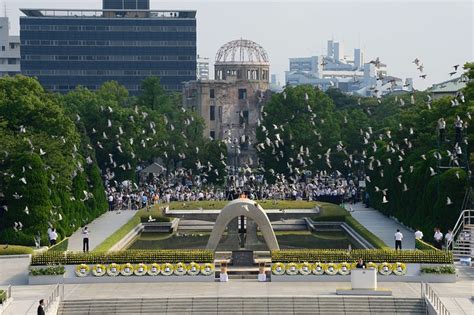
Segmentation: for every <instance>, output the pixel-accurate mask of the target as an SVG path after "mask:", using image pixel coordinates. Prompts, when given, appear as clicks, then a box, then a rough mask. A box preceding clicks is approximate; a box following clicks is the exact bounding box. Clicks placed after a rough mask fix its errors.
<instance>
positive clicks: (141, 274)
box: [29, 263, 215, 284]
mask: <svg viewBox="0 0 474 315" xmlns="http://www.w3.org/2000/svg"><path fill="white" fill-rule="evenodd" d="M193 266H194V269H193V270H191V267H193ZM140 267H141V268H142V269H141V271H140V270H139V268H140ZM152 267H155V270H153V269H152ZM178 267H181V269H178ZM31 268H32V270H35V269H40V268H42V267H40V266H33V267H31ZM127 268H128V269H127ZM64 271H65V272H64V274H61V275H36V276H33V275H31V274H30V276H29V284H55V283H121V282H131V283H133V282H212V281H214V279H215V268H214V264H213V263H205V264H204V263H203V264H197V263H191V264H184V263H178V264H170V263H166V264H107V265H106V264H80V265H66V266H64Z"/></svg>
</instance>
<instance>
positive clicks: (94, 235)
mask: <svg viewBox="0 0 474 315" xmlns="http://www.w3.org/2000/svg"><path fill="white" fill-rule="evenodd" d="M135 213H137V212H136V211H134V210H122V211H121V212H117V211H107V212H106V213H104V214H103V215H101V216H100V217H98V218H97V219H95V220H94V221H92V222H91V223H89V224H88V225H87V228H88V229H89V250H93V249H94V248H95V247H97V245H99V244H100V243H102V242H103V241H104V240H105V239H106V238H107V237H109V236H110V235H111V234H113V233H114V232H115V231H116V230H118V229H119V228H120V227H121V226H122V225H124V224H125V223H127V222H128V221H129V220H130V219H131V218H132V217H133V216H134V215H135ZM67 249H68V250H72V251H82V229H78V230H77V231H76V232H74V234H72V235H71V236H70V237H69V244H68V248H67Z"/></svg>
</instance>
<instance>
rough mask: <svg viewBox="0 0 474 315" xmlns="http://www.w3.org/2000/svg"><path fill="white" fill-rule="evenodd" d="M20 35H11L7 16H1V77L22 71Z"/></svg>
mask: <svg viewBox="0 0 474 315" xmlns="http://www.w3.org/2000/svg"><path fill="white" fill-rule="evenodd" d="M20 61H21V56H20V36H10V30H9V24H8V18H7V17H0V77H2V76H6V75H15V74H19V73H20V72H21V67H20Z"/></svg>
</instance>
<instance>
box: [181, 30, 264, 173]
mask: <svg viewBox="0 0 474 315" xmlns="http://www.w3.org/2000/svg"><path fill="white" fill-rule="evenodd" d="M269 71H270V65H269V60H268V55H267V53H266V52H265V50H264V49H263V48H262V47H261V46H260V45H259V44H257V43H255V42H253V41H250V40H245V39H239V40H234V41H231V42H228V43H226V44H225V45H223V46H222V47H221V48H220V49H219V51H218V52H217V54H216V60H215V65H214V78H215V79H214V80H197V81H189V82H187V83H185V85H184V88H183V106H184V107H185V108H187V109H191V110H194V111H196V112H197V113H199V114H200V115H201V116H202V117H203V119H204V120H205V122H206V128H205V130H204V133H205V134H204V136H208V137H211V138H213V139H219V140H223V141H224V142H225V143H226V144H227V150H228V155H229V163H230V164H229V165H230V166H245V165H249V166H252V165H256V164H257V159H256V151H255V148H254V144H255V142H256V129H257V124H258V120H259V119H260V118H261V109H262V106H263V104H264V103H265V102H266V101H267V100H268V98H269V97H270V94H271V92H270V80H269V77H270V72H269Z"/></svg>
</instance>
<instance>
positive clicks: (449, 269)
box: [421, 265, 456, 275]
mask: <svg viewBox="0 0 474 315" xmlns="http://www.w3.org/2000/svg"><path fill="white" fill-rule="evenodd" d="M421 273H434V274H439V275H442V274H444V275H446V274H448V275H454V274H456V268H454V266H452V265H447V266H436V267H431V266H430V267H428V266H426V267H421Z"/></svg>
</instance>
